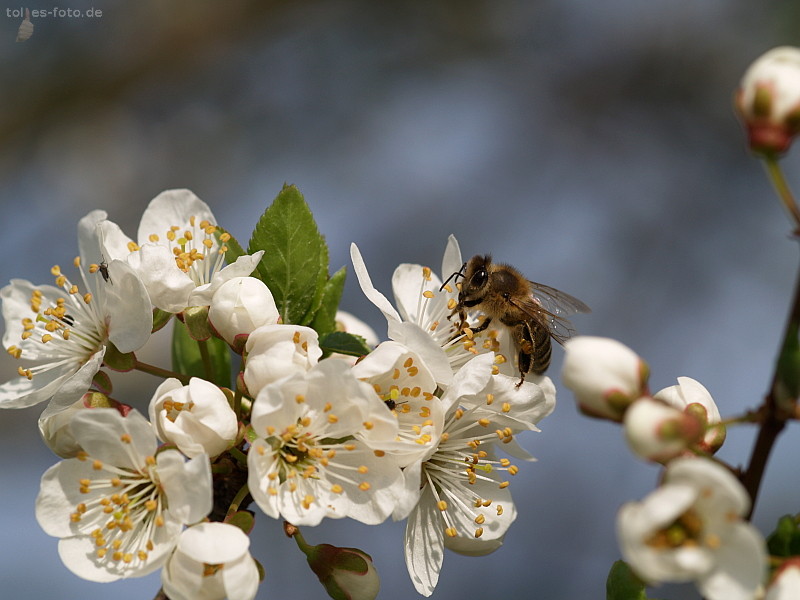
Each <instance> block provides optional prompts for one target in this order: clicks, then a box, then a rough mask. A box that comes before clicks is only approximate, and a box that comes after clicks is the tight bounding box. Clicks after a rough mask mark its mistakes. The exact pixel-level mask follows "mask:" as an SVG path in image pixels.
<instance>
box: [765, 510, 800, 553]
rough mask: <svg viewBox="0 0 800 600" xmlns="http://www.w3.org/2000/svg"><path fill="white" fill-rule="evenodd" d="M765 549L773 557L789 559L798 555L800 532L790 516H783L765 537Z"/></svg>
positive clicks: (799, 551)
mask: <svg viewBox="0 0 800 600" xmlns="http://www.w3.org/2000/svg"><path fill="white" fill-rule="evenodd" d="M767 548H768V549H769V553H770V554H772V555H773V556H780V557H789V556H794V555H796V554H798V553H800V550H798V549H800V530H798V523H797V520H796V519H795V517H793V516H792V515H784V516H782V517H781V518H780V519H778V524H777V525H776V526H775V531H773V532H772V533H771V534H770V535H769V536H768V537H767Z"/></svg>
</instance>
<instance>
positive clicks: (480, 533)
mask: <svg viewBox="0 0 800 600" xmlns="http://www.w3.org/2000/svg"><path fill="white" fill-rule="evenodd" d="M482 535H483V527H478V528H477V529H476V530H475V537H476V538H479V537H481V536H482Z"/></svg>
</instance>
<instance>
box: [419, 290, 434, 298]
mask: <svg viewBox="0 0 800 600" xmlns="http://www.w3.org/2000/svg"><path fill="white" fill-rule="evenodd" d="M422 295H423V296H425V297H426V298H435V297H436V294H434V293H433V292H432V291H430V290H425V291H424V292H422Z"/></svg>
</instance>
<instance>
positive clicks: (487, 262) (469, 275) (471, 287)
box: [458, 254, 492, 306]
mask: <svg viewBox="0 0 800 600" xmlns="http://www.w3.org/2000/svg"><path fill="white" fill-rule="evenodd" d="M491 264H492V257H491V256H489V255H488V254H487V255H485V256H481V255H480V254H478V255H476V256H473V257H472V258H471V259H469V262H467V263H466V265H465V267H464V269H463V271H464V281H463V282H462V283H461V290H460V291H459V293H458V301H459V303H461V304H463V305H464V306H475V305H476V304H478V303H480V302H481V299H482V298H483V293H484V291H485V289H486V286H487V285H488V283H489V268H490V266H491Z"/></svg>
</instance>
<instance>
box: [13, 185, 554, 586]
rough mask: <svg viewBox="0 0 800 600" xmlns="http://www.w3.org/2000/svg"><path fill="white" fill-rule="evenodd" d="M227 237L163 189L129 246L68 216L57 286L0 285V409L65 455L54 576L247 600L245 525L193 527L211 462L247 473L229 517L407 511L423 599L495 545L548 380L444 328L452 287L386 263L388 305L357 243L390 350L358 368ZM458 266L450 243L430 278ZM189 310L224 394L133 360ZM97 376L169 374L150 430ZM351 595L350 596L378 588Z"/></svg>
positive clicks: (500, 340) (207, 216)
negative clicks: (224, 378) (229, 357)
mask: <svg viewBox="0 0 800 600" xmlns="http://www.w3.org/2000/svg"><path fill="white" fill-rule="evenodd" d="M229 239H230V238H229V236H228V234H227V233H224V232H223V231H222V230H220V229H219V228H218V226H217V225H216V221H215V218H214V216H213V214H212V213H211V211H210V209H209V208H208V206H207V205H206V204H205V203H204V202H202V201H201V200H200V199H199V198H197V197H196V196H195V195H194V194H192V193H191V192H190V191H188V190H170V191H166V192H164V193H162V194H160V195H159V196H158V197H156V198H155V199H154V200H153V201H152V202H151V203H150V205H149V206H148V208H147V209H146V211H145V212H144V214H143V216H142V219H141V223H140V226H139V231H138V233H137V237H136V239H135V240H134V239H132V238H129V237H128V236H127V235H126V234H125V233H123V232H122V231H121V229H120V228H119V227H118V226H117V225H116V224H114V223H113V222H111V221H109V220H108V219H107V215H106V214H105V213H104V212H103V211H93V212H91V213H90V214H88V215H87V216H86V217H84V218H83V219H81V220H80V223H79V225H78V241H79V248H80V256H79V257H78V258H76V259H75V260H74V263H73V265H74V267H75V270H76V271H77V273H78V275H77V280H76V281H73V280H71V279H70V278H69V277H68V275H67V274H66V273H65V272H62V270H61V268H60V267H54V268H53V271H52V272H53V276H54V277H55V285H34V284H32V283H29V282H28V281H24V280H13V281H12V282H11V283H10V284H9V285H8V286H6V287H5V288H3V289H2V291H0V297H1V298H2V302H3V317H4V319H5V323H6V333H5V336H4V339H3V344H4V346H5V348H6V349H7V351H8V352H9V353H10V354H11V355H12V356H14V357H16V358H18V359H19V361H20V365H21V366H20V367H19V377H17V378H16V379H14V380H12V381H9V382H7V383H5V384H3V385H2V386H0V407H4V408H20V407H27V406H32V405H35V404H40V403H46V405H45V406H46V407H45V409H44V411H43V413H42V415H41V417H40V421H39V427H40V431H41V434H42V438H43V439H44V441H45V442H46V443H47V444H48V446H49V447H50V448H51V449H52V450H53V451H54V452H55V453H56V454H58V455H59V456H60V457H62V459H63V460H61V461H60V462H59V463H58V464H56V465H54V466H53V467H51V468H50V469H49V470H48V471H47V472H46V473H45V474H44V476H43V478H42V483H41V490H40V493H39V496H38V498H37V502H36V516H37V519H38V521H39V523H40V525H41V526H42V528H43V529H44V530H45V531H46V532H47V533H48V534H50V535H53V536H55V537H58V538H59V540H60V541H59V553H60V556H61V558H62V560H63V562H64V564H65V565H66V566H67V567H68V568H69V569H70V570H71V571H73V572H74V573H75V574H77V575H79V576H80V577H83V578H85V579H89V580H92V581H99V582H107V581H113V580H116V579H121V578H127V577H137V576H141V575H144V574H147V573H150V572H153V571H155V570H157V569H159V568H160V569H162V570H161V574H162V585H163V589H164V592H165V593H166V594H167V595H168V597H169V598H171V599H172V600H181V599H184V598H185V599H189V598H192V599H197V598H201V599H204V600H206V599H207V600H212V599H221V598H225V597H227V598H230V599H231V600H246V599H252V598H254V597H255V594H256V592H257V589H258V585H259V578H260V577H262V576H263V572H262V574H261V575H260V568H259V565H258V564H257V562H256V561H255V560H254V559H253V557H252V556H251V555H250V553H249V537H248V535H247V533H248V532H247V531H244V530H243V528H240V527H239V526H236V524H234V523H232V522H229V521H230V520H229V519H227V518H226V519H225V520H223V521H220V520H219V519H211V517H210V515H211V514H212V512H213V511H214V509H215V508H216V504H217V503H219V501H220V498H215V495H214V493H215V492H214V491H215V486H214V482H215V477H216V475H215V473H216V472H217V470H218V467H219V466H220V465H222V464H223V461H228V463H227V464H229V463H231V462H233V463H236V464H237V468H239V469H240V470H241V471H242V472H244V473H246V488H245V487H243V488H242V490H241V492H242V493H240V494H238V495H237V496H236V499H235V500H234V501H232V502H231V507H230V512H229V515H230V514H234V513H236V510H237V509H238V508H239V505H240V504H241V502H242V501H243V500H244V498H245V497H246V494H247V493H249V494H250V495H251V496H252V500H253V501H254V502H255V504H256V505H257V506H258V508H259V509H260V510H261V512H263V513H264V514H265V515H268V516H269V517H272V518H276V519H284V520H285V521H287V522H289V523H291V524H292V525H294V526H313V525H317V524H319V523H320V522H321V521H322V519H324V518H326V517H327V518H344V517H349V518H352V519H355V520H357V521H360V522H362V523H366V524H371V525H374V524H379V523H381V522H383V521H384V520H386V519H387V518H389V517H391V518H392V519H395V520H399V519H407V527H406V535H405V542H404V544H405V556H406V564H407V567H408V571H409V574H410V577H411V579H412V581H413V583H414V586H415V587H416V589H417V590H418V591H419V592H420V593H421V594H423V595H425V596H428V595H430V594H431V593H432V592H433V591H434V588H435V587H436V584H437V581H438V578H439V573H440V571H441V567H442V561H443V557H444V549H445V548H447V549H450V550H452V551H455V552H459V553H464V554H469V555H481V554H487V553H489V552H492V551H494V550H496V549H497V548H498V547H499V546H500V545H501V544H502V541H503V537H504V536H505V534H506V532H507V530H508V528H509V527H510V525H511V523H512V522H513V521H514V519H515V517H516V507H515V505H514V502H513V500H512V497H511V490H510V482H511V480H512V479H513V477H514V475H516V473H517V472H518V466H517V464H516V463H515V462H514V461H515V460H521V461H529V460H532V457H531V456H530V455H529V454H527V452H525V451H524V450H523V449H522V448H521V447H520V446H519V445H518V444H517V441H516V435H517V434H518V433H519V432H521V431H536V430H537V427H536V424H537V423H538V422H539V421H540V420H541V419H542V418H544V417H545V416H547V415H548V414H550V412H552V410H553V408H554V406H555V388H554V386H553V384H552V382H551V380H550V379H549V378H547V377H543V376H538V377H533V376H531V377H528V379H526V381H525V383H524V384H522V385H517V380H518V376H517V374H516V373H515V372H514V367H513V364H512V362H513V361H511V360H507V359H506V357H507V356H512V355H511V354H509V353H508V351H507V350H506V351H505V353H504V348H507V347H508V344H509V342H508V340H505V339H504V336H503V334H502V333H501V332H499V331H497V330H487V331H485V332H482V333H481V334H480V335H470V336H469V337H467V336H466V334H464V333H462V332H460V331H458V330H457V328H456V324H455V323H451V322H450V319H449V315H450V314H451V312H452V309H453V306H454V304H455V302H456V297H457V293H458V292H457V290H456V289H454V288H453V286H451V285H445V286H442V279H441V278H439V277H438V276H437V275H436V274H434V273H433V272H432V271H431V269H429V268H427V267H423V266H420V265H408V264H404V265H401V266H399V267H398V268H397V270H396V271H395V274H394V277H393V280H392V283H393V288H394V295H395V299H396V308H395V307H394V306H392V304H391V303H390V302H389V300H388V299H387V298H386V297H385V296H384V295H383V294H381V293H380V292H379V291H377V290H376V289H375V288H374V287H373V286H372V284H371V282H370V279H369V275H368V274H367V270H366V267H365V265H364V261H363V260H362V258H361V255H360V253H359V251H358V249H357V248H356V247H355V246H353V247H352V258H353V263H354V268H355V272H356V274H357V276H358V280H359V283H360V285H361V287H362V289H363V290H364V292H365V293H366V295H367V297H368V298H369V299H370V300H371V301H372V302H373V303H374V304H375V305H376V306H377V307H378V308H379V309H380V310H381V311H383V313H384V314H385V316H386V318H387V322H388V337H389V340H388V341H384V342H382V343H377V340H376V341H375V342H374V343H373V345H374V349H372V351H370V352H368V353H366V354H365V355H364V356H362V357H360V358H358V359H356V357H353V356H345V355H339V354H336V353H333V354H330V355H329V356H328V355H326V353H325V352H324V350H323V348H322V347H321V346H320V339H319V335H318V333H317V331H316V330H315V329H312V328H311V327H308V326H304V325H297V324H292V323H287V322H283V319H282V318H281V313H280V311H279V309H278V307H277V305H276V302H275V299H274V296H273V293H272V292H271V290H270V289H269V287H268V286H267V285H265V283H264V282H263V281H262V280H261V279H259V278H256V277H254V276H252V274H253V271H254V270H255V269H256V268H257V265H258V264H259V261H260V260H261V259H262V256H263V254H264V250H259V251H257V252H253V253H251V254H242V255H241V256H239V257H238V258H237V259H236V260H235V261H234V262H232V263H231V264H228V265H227V266H225V265H224V256H225V251H226V250H227V247H226V243H227V242H228V240H229ZM461 265H462V259H461V256H460V251H459V248H458V244H457V242H456V240H455V238H452V237H451V238H450V240H449V243H448V245H447V249H446V252H445V256H444V260H443V265H442V273H443V274H444V275H449V274H451V273H454V272H457V271H458V270H459V269H460V267H461ZM198 312H199V314H201V315H203V318H207V328H208V330H209V332H210V333H211V335H214V336H216V337H219V338H221V339H223V340H225V342H227V344H228V345H229V346H230V349H231V350H233V351H234V352H236V353H238V354H241V356H242V361H241V371H240V373H239V375H238V377H237V380H236V381H237V385H236V386H235V389H234V390H229V389H226V388H224V387H220V386H218V385H216V384H215V383H213V382H211V381H209V380H206V379H204V378H200V377H191V378H189V377H186V376H184V375H182V374H180V373H174V374H173V375H172V376H170V374H169V372H168V371H166V370H163V369H162V370H158V371H156V370H154V369H153V368H148V367H147V366H145V365H142V364H141V363H139V362H138V361H137V360H136V359H135V355H134V354H133V353H134V352H135V351H137V350H139V349H140V348H141V347H142V346H143V345H144V344H145V343H146V342H147V341H148V339H150V337H151V335H158V333H155V332H154V330H157V329H158V328H159V327H160V326H161V325H162V324H163V323H162V321H163V317H164V315H166V316H167V317H169V316H171V315H177V316H178V317H179V318H180V319H181V320H185V321H186V322H187V324H188V322H189V320H190V319H192V318H193V317H192V315H195V314H198ZM474 317H475V316H474V315H473V316H471V318H474ZM340 320H341V322H342V323H343V326H344V327H350V328H351V331H354V332H355V333H358V332H359V331H361V332H363V333H364V337H365V338H372V339H374V338H375V336H374V334H372V333H371V332H364V331H363V329H362V330H359V331H355V329H354V328H358V327H359V324H358V321H357V320H353V319H352V318H351V317H349V316H348V315H346V314H342V315H341V317H340ZM348 324H349V325H348ZM182 326H183V325H182V323H181V322H179V321H177V320H176V321H175V327H182ZM361 327H363V325H361ZM470 333H471V332H470ZM323 356H325V357H324V358H323ZM105 367H111V368H112V369H114V370H122V371H124V370H126V369H131V368H140V369H142V370H148V372H151V373H155V374H161V375H162V376H163V377H164V379H163V382H162V383H161V384H160V385H159V386H158V388H157V389H156V391H155V393H154V394H153V396H152V399H151V400H150V403H149V407H148V409H147V411H146V412H147V414H148V415H149V420H148V419H146V418H145V417H144V416H143V415H142V414H141V413H140V412H139V411H138V410H136V409H132V408H131V407H130V406H127V404H123V403H120V402H117V401H115V400H112V399H111V396H110V393H111V391H110V390H111V385H110V377H109V375H108V374H107V373H106V370H105ZM222 509H223V514H224V510H225V509H228V506H223V507H222ZM359 556H361V555H359ZM364 556H366V555H364ZM367 558H368V557H367ZM309 562H311V559H310V558H309ZM367 562H369V566H370V570H369V575H370V577H376V576H375V575H374V569H372V568H371V561H367ZM312 568H313V567H312ZM267 570H268V565H267ZM365 572H366V571H365ZM356 579H358V578H357V577H356ZM345 580H347V578H346V577H344V578H340V579H338V581H345ZM354 585H355V584H354ZM359 585H361V588H363V589H361V588H359V587H358V585H356V589H351V590H349V592H348V593H350V594H351V596H349V597H353V598H367V597H374V593H377V587H376V586H375V585H372V584H368V583H364V582H361V584H359ZM326 587H327V584H326ZM373 588H374V590H373Z"/></svg>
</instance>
